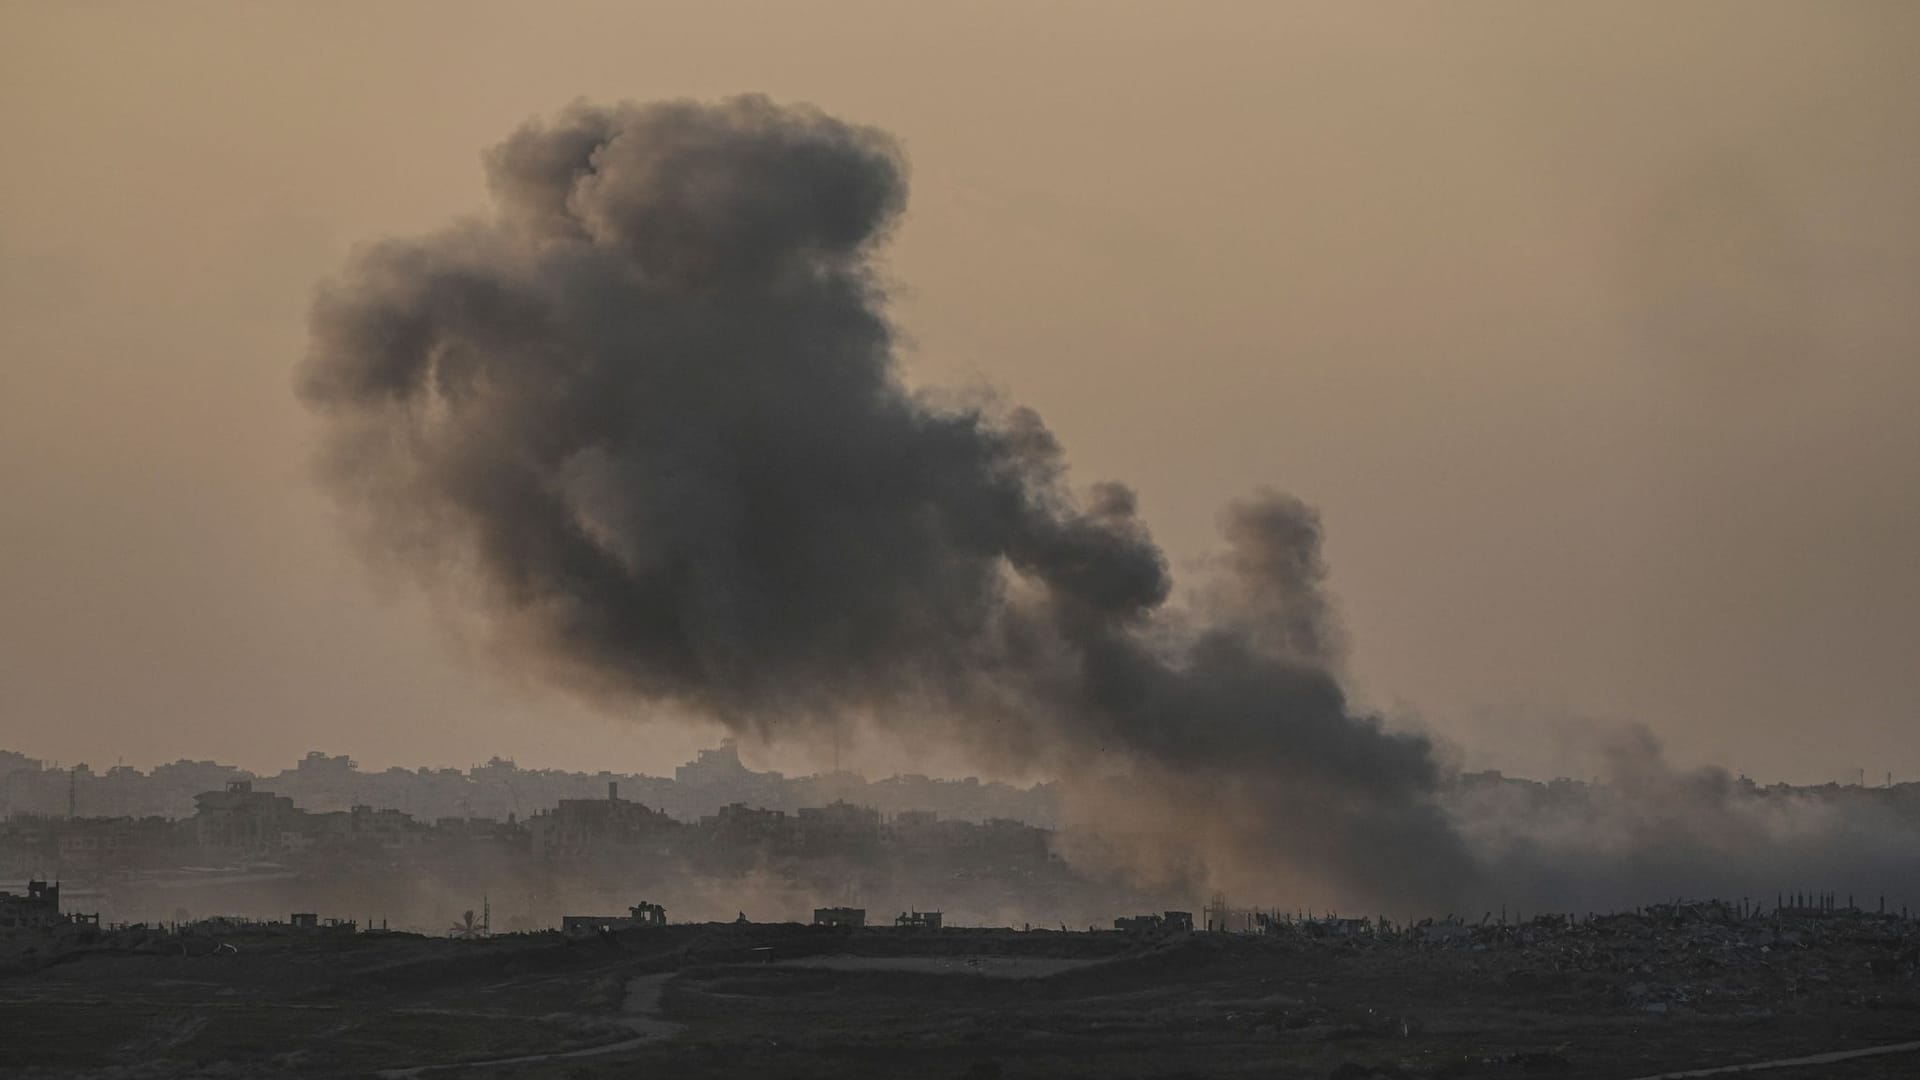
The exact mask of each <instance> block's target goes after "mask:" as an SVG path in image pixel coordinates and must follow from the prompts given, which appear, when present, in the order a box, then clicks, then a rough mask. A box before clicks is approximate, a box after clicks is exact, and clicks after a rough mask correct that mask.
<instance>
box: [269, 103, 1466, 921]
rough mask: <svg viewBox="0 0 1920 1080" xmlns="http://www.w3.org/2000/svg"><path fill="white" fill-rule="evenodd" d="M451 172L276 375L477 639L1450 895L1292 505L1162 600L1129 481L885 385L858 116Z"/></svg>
mask: <svg viewBox="0 0 1920 1080" xmlns="http://www.w3.org/2000/svg"><path fill="white" fill-rule="evenodd" d="M486 165H487V172H488V178H489V181H490V185H491V189H492V193H493V197H494V201H495V204H496V213H495V216H494V217H493V219H492V220H487V221H471V222H465V223H461V224H458V225H455V226H453V227H450V228H448V229H446V230H445V231H443V232H440V233H436V234H433V235H429V236H426V237H422V238H418V239H412V240H399V241H389V242H385V243H382V244H379V245H377V246H374V247H372V248H370V249H368V250H365V251H363V252H361V253H360V254H359V255H358V256H357V257H356V258H355V259H354V260H353V262H352V264H351V265H350V266H349V267H348V269H347V270H346V271H345V273H343V274H342V275H341V276H340V277H339V278H338V279H337V280H335V281H334V282H332V283H331V284H330V285H328V286H327V287H326V288H325V289H324V290H323V291H322V293H321V295H320V298H319V300H318V301H317V303H316V305H315V308H314V313H313V325H312V348H311V352H310V354H309V356H308V358H307V360H306V362H305V365H304V368H303V370H302V376H301V393H302V394H303V396H304V398H305V399H306V401H307V402H308V403H309V404H310V405H311V407H312V408H313V409H314V410H315V411H316V412H317V413H318V414H319V416H320V417H322V418H323V421H324V430H325V439H326V446H325V463H326V470H325V471H326V478H327V482H328V484H329V485H330V487H331V489H332V490H333V491H334V493H335V494H336V495H337V496H338V498H339V499H340V501H341V503H342V505H343V506H344V507H346V508H347V509H348V510H349V512H350V514H351V516H352V518H353V520H354V521H355V522H356V523H357V525H358V527H359V529H360V531H361V534H362V536H363V538H364V539H365V540H366V542H367V543H368V544H369V545H370V546H371V547H372V549H373V550H375V551H377V552H379V553H380V555H381V557H382V558H397V559H399V560H400V561H401V563H402V564H403V565H405V566H406V567H408V568H410V569H411V570H413V571H415V572H417V574H418V575H419V576H420V578H421V579H422V580H423V581H425V582H426V583H427V584H428V585H429V586H430V587H432V588H434V589H435V590H436V592H437V593H439V594H440V595H441V596H442V597H444V598H447V599H450V600H452V601H454V602H455V604H456V605H457V607H458V608H459V609H460V610H462V611H465V612H469V613H473V614H477V615H478V616H479V618H480V620H481V624H482V625H483V627H484V628H485V631H486V634H487V636H488V637H490V638H491V639H492V640H493V641H494V642H495V643H496V644H497V645H499V646H500V647H502V648H503V649H504V650H505V651H506V654H507V655H509V656H511V657H513V658H514V659H515V660H517V661H519V662H521V663H524V664H528V665H532V666H533V667H534V668H535V669H536V670H538V671H539V672H541V673H542V674H544V675H546V676H548V677H551V678H553V679H555V680H557V681H559V682H560V683H562V684H563V685H565V686H567V687H569V688H571V689H574V690H576V691H582V692H586V693H589V694H592V695H596V696H599V697H601V698H603V699H605V700H608V701H613V702H623V701H631V700H672V701H676V702H679V703H682V704H684V705H687V706H690V707H693V708H697V709H699V710H702V711H704V712H706V713H708V714H710V715H712V716H715V717H717V718H719V719H720V720H722V721H724V722H725V723H727V724H729V725H732V726H735V727H737V728H742V729H753V730H757V731H759V732H761V733H763V734H769V735H775V736H779V735H782V734H786V733H793V734H798V735H804V734H805V733H806V732H808V731H809V730H811V729H814V728H817V727H820V726H823V725H832V724H836V723H842V722H845V721H847V719H848V718H851V717H860V718H863V719H864V720H865V721H866V722H871V723H879V724H890V725H896V726H908V725H919V726H920V727H921V728H922V729H924V730H931V731H937V732H940V733H943V734H944V736H945V737H947V738H949V739H951V740H952V741H954V742H956V743H959V744H962V745H964V746H967V747H969V748H971V749H973V750H974V751H975V752H977V753H980V754H1001V755H1005V756H1007V757H1009V758H1011V757H1016V756H1018V757H1020V758H1023V759H1026V760H1037V761H1042V762H1045V763H1047V764H1048V765H1050V766H1051V767H1053V768H1055V769H1056V770H1058V771H1061V772H1063V773H1066V774H1068V775H1070V776H1083V777H1085V778H1087V782H1086V783H1085V784H1083V785H1082V788H1083V790H1084V791H1085V792H1086V793H1087V795H1086V799H1085V804H1084V805H1086V806H1087V807H1090V808H1096V809H1098V811H1099V812H1101V813H1103V814H1107V815H1110V816H1111V819H1112V821H1113V823H1114V825H1115V827H1116V829H1117V830H1119V831H1121V832H1124V833H1126V834H1127V835H1129V836H1131V837H1133V838H1134V839H1135V840H1136V841H1137V842H1138V847H1137V848H1136V849H1135V850H1136V851H1137V852H1153V851H1159V852H1162V853H1164V854H1167V855H1168V856H1169V858H1170V859H1171V860H1172V861H1170V862H1169V863H1168V865H1169V866H1170V867H1173V870H1172V871H1170V872H1172V873H1175V874H1199V875H1201V876H1203V877H1204V878H1206V879H1207V880H1208V881H1209V882H1211V883H1213V884H1227V885H1231V886H1233V887H1245V888H1253V889H1275V888H1279V887H1281V886H1280V883H1281V882H1300V881H1312V882H1315V883H1316V886H1317V887H1318V888H1320V889H1321V890H1322V891H1323V894H1325V895H1337V896H1344V897H1349V898H1351V899H1353V900H1355V901H1360V900H1367V899H1373V898H1380V897H1384V896H1387V895H1394V896H1397V897H1398V898H1400V899H1403V900H1404V899H1406V898H1408V897H1409V896H1411V895H1418V896H1422V897H1426V898H1428V899H1431V900H1432V901H1434V902H1436V903H1437V902H1442V901H1443V900H1444V899H1445V898H1447V897H1448V896H1449V895H1450V894H1452V893H1454V892H1457V891H1459V890H1460V889H1462V888H1464V887H1466V886H1468V885H1469V883H1470V881H1471V878H1472V875H1473V872H1474V871H1473V861H1472V859H1470V858H1469V857H1468V856H1467V854H1466V852H1465V849H1464V847H1463V845H1462V843H1461V841H1460V840H1459V839H1458V838H1457V837H1456V836H1455V834H1454V832H1453V831H1452V829H1451V827H1450V826H1449V825H1448V824H1447V821H1446V819H1445V817H1444V815H1443V814H1442V813H1441V812H1440V811H1439V809H1438V808H1437V805H1436V803H1435V800H1434V798H1433V790H1434V787H1435V785H1436V781H1437V775H1436V767H1435V765H1434V762H1433V759H1432V755H1431V753H1430V748H1429V746H1428V744H1427V742H1426V740H1425V739H1423V738H1421V737H1419V736H1415V735H1407V734H1398V733H1393V732H1389V731H1387V730H1386V729H1384V728H1383V727H1382V725H1381V724H1380V723H1379V722H1378V721H1376V720H1373V719H1371V718H1366V717H1360V716H1356V715H1354V714H1353V713H1352V712H1351V711H1350V710H1349V708H1348V704H1347V701H1346V697H1345V694H1344V693H1343V691H1342V689H1341V686H1340V683H1339V680H1338V679H1337V677H1336V675H1335V667H1336V663H1337V657H1338V651H1339V650H1338V645H1337V641H1336V640H1335V634H1334V632H1333V629H1332V620H1331V619H1330V618H1329V617H1328V614H1327V605H1326V601H1325V599H1324V598H1323V596H1322V594H1321V591H1320V584H1321V580H1322V577H1323V575H1324V567H1323V565H1322V563H1321V558H1320V527H1319V522H1318V520H1317V518H1316V517H1315V515H1314V514H1313V513H1312V511H1311V510H1309V509H1308V508H1307V507H1305V506H1303V505H1301V504H1300V503H1299V502H1297V501H1295V500H1292V499H1290V498H1286V497H1284V496H1280V495H1275V494H1261V495H1259V496H1257V497H1255V498H1252V499H1250V500H1248V501H1246V502H1244V503H1239V504H1236V505H1234V506H1233V507H1231V508H1230V509H1229V510H1228V512H1227V514H1226V516H1225V519H1224V524H1225V534H1226V539H1227V542H1228V548H1227V551H1226V553H1225V554H1224V555H1223V556H1222V557H1220V558H1219V559H1218V560H1217V561H1216V563H1215V565H1214V569H1215V571H1216V572H1217V573H1216V576H1217V578H1218V580H1217V581H1215V582H1213V583H1211V584H1210V585H1208V586H1206V587H1203V588H1201V589H1198V590H1196V591H1195V595H1196V597H1197V599H1196V601H1195V602H1194V603H1193V604H1191V605H1188V606H1186V607H1184V608H1176V607H1175V606H1173V605H1171V604H1170V603H1169V596H1170V593H1171V582H1170V579H1169V575H1168V571H1167V565H1166V559H1165V557H1164V556H1163V555H1162V553H1161V552H1160V550H1159V548H1158V547H1157V546H1156V545H1155V544H1154V543H1153V541H1152V540H1151V539H1150V538H1149V536H1148V533H1147V530H1146V527H1145V526H1144V525H1143V524H1142V523H1141V521H1140V519H1139V517H1138V516H1137V514H1136V508H1135V502H1134V496H1133V493H1132V492H1131V491H1130V490H1128V489H1127V488H1126V487H1124V486H1121V485H1118V484H1103V485H1099V486H1096V487H1095V488H1093V489H1092V490H1091V492H1088V493H1085V494H1083V495H1076V493H1075V492H1074V491H1072V490H1071V489H1070V488H1069V487H1068V485H1067V480H1066V471H1067V470H1066V462H1065V459H1064V457H1063V456H1062V452H1061V449H1060V446H1059V445H1058V443H1057V442H1056V441H1055V439H1054V438H1053V436H1052V434H1051V433H1050V432H1049V431H1048V430H1047V428H1046V427H1045V426H1044V425H1043V424H1042V423H1041V421H1040V419H1039V418H1038V417H1037V416H1035V415H1034V414H1033V413H1031V412H1029V411H1027V410H1024V409H1020V408H1015V407H1010V406H1008V405H1005V404H1003V403H1001V402H999V401H997V400H993V399H990V398H985V399H982V400H976V401H972V402H970V403H956V402H954V401H951V400H936V399H935V398H933V397H931V396H929V395H927V394H925V393H921V392H916V391H915V390H913V389H911V388H909V387H907V386H905V385H903V384H902V382H901V381H900V378H899V375H898V373H897V371H896V365H895V360H894V354H893V349H892V332H891V328H890V326H889V323H888V320H887V317H886V314H885V296H884V294H883V291H882V288H881V283H880V281H879V280H878V278H877V276H876V273H875V271H874V268H873V263H872V258H873V255H874V252H875V248H876V246H877V245H878V244H879V243H880V242H881V241H882V240H884V239H885V237H886V235H887V233H888V231H889V229H890V228H891V227H892V225H893V224H894V222H895V221H896V220H897V219H898V217H899V215H900V213H901V211H902V209H903V207H904V206H905V203H906V167H905V164H904V162H903V160H902V157H901V154H900V151H899V148H898V147H897V146H896V145H895V144H894V143H893V142H892V141H891V140H890V139H889V138H888V137H887V136H885V135H884V134H882V133H880V132H877V131H874V130H872V129H869V128H862V127H856V126H852V125H849V124H845V123H842V122H840V121H838V120H835V119H833V118H831V117H828V116H825V115H822V114H821V113H819V112H817V111H814V110H812V109H809V108H794V107H783V106H779V105H775V104H773V103H771V102H769V101H767V100H766V99H764V98H759V97H743V98H736V99H733V100H730V101H727V102H724V103H721V104H718V105H705V104H693V103H683V102H680V103H669V104H654V105H644V106H633V105H621V106H613V107H593V106H586V105H579V106H575V107H573V108H571V109H569V110H567V111H565V112H564V113H562V114H560V115H559V116H558V117H556V118H554V119H553V120H552V121H550V122H546V123H535V124H531V125H529V126H527V127H525V128H523V129H522V130H520V131H519V132H517V133H515V134H514V135H513V136H512V137H510V138H509V139H507V140H506V141H505V142H504V143H502V144H500V145H499V146H498V147H496V148H495V149H494V150H493V151H492V152H491V153H489V154H488V155H487V158H486ZM1109 766H1111V767H1112V768H1115V769H1119V770H1121V771H1123V772H1124V773H1125V775H1126V776H1127V777H1128V780H1127V781H1126V783H1125V784H1124V785H1115V784H1109V783H1107V782H1106V781H1104V780H1101V781H1096V780H1095V774H1096V773H1099V772H1101V770H1102V769H1105V768H1108V767H1109ZM1116 792H1118V793H1120V794H1115V793H1116ZM1102 793H1104V794H1102ZM1175 855H1178V856H1179V858H1173V857H1174V856H1175ZM1196 859H1197V860H1199V864H1198V866H1197V868H1196V867H1195V865H1194V860H1196ZM1181 860H1184V862H1181ZM1175 863H1180V865H1179V866H1174V864H1175Z"/></svg>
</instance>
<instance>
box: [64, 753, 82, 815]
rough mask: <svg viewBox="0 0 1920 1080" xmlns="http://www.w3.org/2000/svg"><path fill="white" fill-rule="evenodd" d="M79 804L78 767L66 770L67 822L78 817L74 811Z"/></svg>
mask: <svg viewBox="0 0 1920 1080" xmlns="http://www.w3.org/2000/svg"><path fill="white" fill-rule="evenodd" d="M79 804H80V766H78V765H75V766H72V767H71V768H69V769H67V820H68V821H72V820H73V819H74V818H76V817H78V816H79V815H78V814H76V813H74V809H75V808H76V807H77V806H79Z"/></svg>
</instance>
